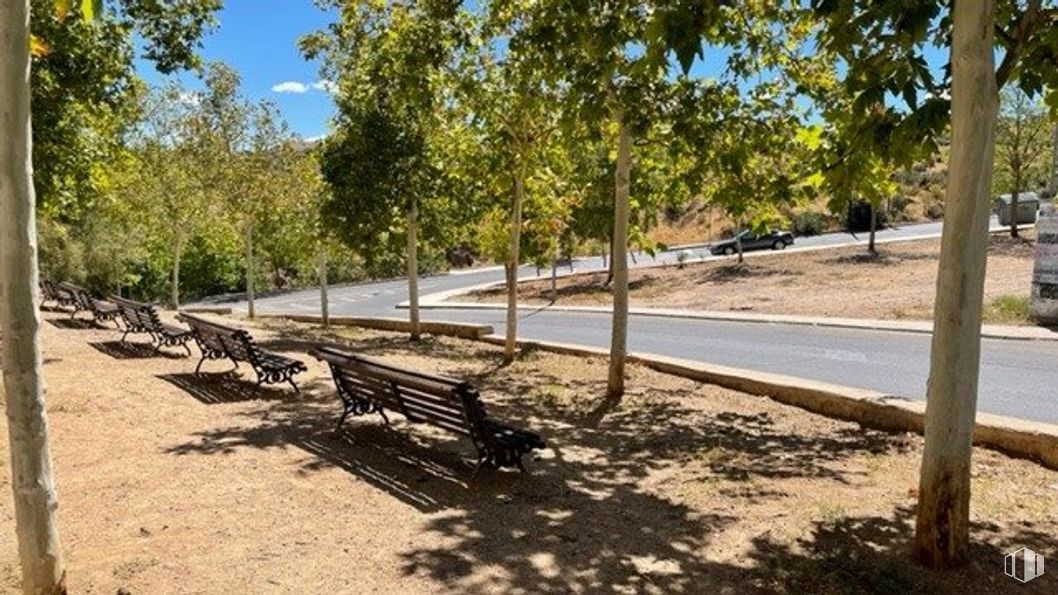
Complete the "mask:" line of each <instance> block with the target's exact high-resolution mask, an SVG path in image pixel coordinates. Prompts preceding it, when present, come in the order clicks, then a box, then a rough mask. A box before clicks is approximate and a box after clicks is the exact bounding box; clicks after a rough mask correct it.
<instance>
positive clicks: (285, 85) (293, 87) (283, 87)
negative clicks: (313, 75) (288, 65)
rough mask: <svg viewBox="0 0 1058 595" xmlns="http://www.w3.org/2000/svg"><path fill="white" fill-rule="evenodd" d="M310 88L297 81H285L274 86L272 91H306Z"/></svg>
mask: <svg viewBox="0 0 1058 595" xmlns="http://www.w3.org/2000/svg"><path fill="white" fill-rule="evenodd" d="M308 90H309V86H308V85H306V84H305V83H299V82H297V81H284V82H282V83H279V84H278V85H273V86H272V91H274V92H276V93H305V92H307V91H308Z"/></svg>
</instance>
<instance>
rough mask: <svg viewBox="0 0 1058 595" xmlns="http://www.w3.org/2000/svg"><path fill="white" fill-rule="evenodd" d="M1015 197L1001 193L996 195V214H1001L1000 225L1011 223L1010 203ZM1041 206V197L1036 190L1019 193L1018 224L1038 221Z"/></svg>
mask: <svg viewBox="0 0 1058 595" xmlns="http://www.w3.org/2000/svg"><path fill="white" fill-rule="evenodd" d="M1012 200H1013V197H1012V196H1011V195H1010V194H1001V195H999V196H997V197H996V200H995V205H996V214H997V215H999V224H1000V225H1010V203H1011V201H1012ZM1039 208H1040V197H1039V196H1038V195H1037V194H1036V193H1035V192H1021V193H1018V225H1021V224H1024V223H1036V211H1038V210H1039Z"/></svg>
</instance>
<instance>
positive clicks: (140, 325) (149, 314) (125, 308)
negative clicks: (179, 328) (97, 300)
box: [107, 295, 162, 331]
mask: <svg viewBox="0 0 1058 595" xmlns="http://www.w3.org/2000/svg"><path fill="white" fill-rule="evenodd" d="M107 299H108V300H109V301H110V302H112V303H113V304H114V305H115V306H117V307H118V309H119V310H121V317H122V318H123V319H124V320H125V324H126V325H128V327H129V329H130V330H133V331H159V330H161V328H162V321H161V319H160V318H158V311H157V310H155V309H154V306H153V305H151V304H145V303H143V302H137V301H134V300H129V299H125V298H122V297H118V296H115V295H112V296H110V297H108V298H107Z"/></svg>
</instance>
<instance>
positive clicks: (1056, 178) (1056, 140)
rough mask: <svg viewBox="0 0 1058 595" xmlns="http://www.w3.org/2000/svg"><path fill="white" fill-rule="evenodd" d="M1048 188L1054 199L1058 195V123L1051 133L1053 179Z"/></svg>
mask: <svg viewBox="0 0 1058 595" xmlns="http://www.w3.org/2000/svg"><path fill="white" fill-rule="evenodd" d="M1047 189H1048V190H1050V195H1051V198H1052V199H1054V198H1055V196H1058V124H1055V125H1054V132H1053V133H1052V135H1051V180H1050V183H1049V184H1047Z"/></svg>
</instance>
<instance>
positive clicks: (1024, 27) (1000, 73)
mask: <svg viewBox="0 0 1058 595" xmlns="http://www.w3.org/2000/svg"><path fill="white" fill-rule="evenodd" d="M1041 2H1042V0H1029V5H1028V7H1027V8H1026V9H1025V12H1023V13H1022V14H1021V16H1019V17H1018V20H1017V23H1016V24H1015V29H1016V31H1015V36H1014V37H1013V38H1011V37H1010V35H1009V34H1007V33H1006V32H1003V33H1002V35H1001V37H1003V38H1004V40H1005V41H1007V43H1008V46H1007V52H1006V54H1005V55H1004V56H1003V62H1002V63H1001V64H1000V65H999V68H998V69H997V70H996V88H998V89H1002V88H1003V85H1005V84H1006V83H1007V81H1008V80H1009V79H1010V75H1011V74H1012V73H1013V72H1014V68H1015V67H1016V66H1017V64H1018V60H1020V59H1021V52H1022V50H1023V49H1024V47H1025V42H1026V41H1028V39H1029V37H1031V36H1032V34H1033V33H1035V32H1036V28H1037V27H1038V26H1039V24H1040V22H1041V21H1042V18H1041V17H1042V14H1041V12H1040V5H1041ZM996 29H997V30H1000V27H999V26H996Z"/></svg>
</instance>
